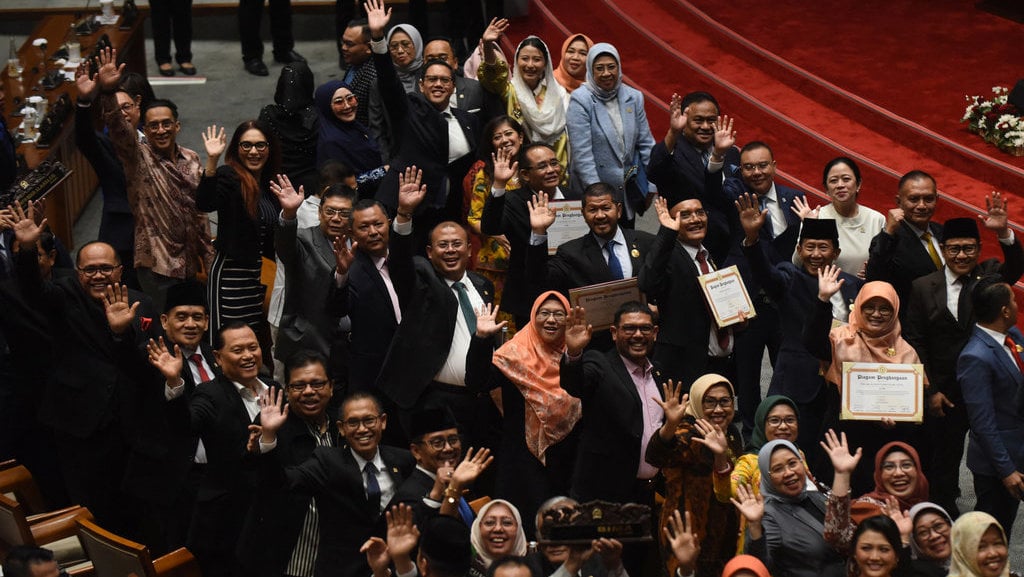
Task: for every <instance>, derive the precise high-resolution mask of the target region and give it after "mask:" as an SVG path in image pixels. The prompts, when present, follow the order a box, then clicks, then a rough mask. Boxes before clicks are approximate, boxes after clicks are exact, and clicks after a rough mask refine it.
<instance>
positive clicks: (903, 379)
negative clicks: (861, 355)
mask: <svg viewBox="0 0 1024 577" xmlns="http://www.w3.org/2000/svg"><path fill="white" fill-rule="evenodd" d="M839 417H840V418H841V419H844V420H855V421H878V420H881V419H882V418H886V417H888V418H890V419H892V420H894V421H906V422H910V423H920V422H921V419H922V418H923V417H924V365H922V364H919V363H916V364H889V363H843V398H842V410H841V412H840V415H839Z"/></svg>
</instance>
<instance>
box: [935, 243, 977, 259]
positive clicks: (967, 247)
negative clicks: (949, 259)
mask: <svg viewBox="0 0 1024 577" xmlns="http://www.w3.org/2000/svg"><path fill="white" fill-rule="evenodd" d="M978 248H979V247H978V245H976V244H944V245H942V252H944V253H946V254H947V255H949V256H956V255H958V254H960V253H961V252H962V253H964V254H965V255H966V256H974V255H976V254H978Z"/></svg>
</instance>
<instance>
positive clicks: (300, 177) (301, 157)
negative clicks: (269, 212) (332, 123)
mask: <svg viewBox="0 0 1024 577" xmlns="http://www.w3.org/2000/svg"><path fill="white" fill-rule="evenodd" d="M314 87H315V84H314V83H313V72H312V71H311V70H310V69H309V66H307V65H306V63H305V62H292V63H291V64H286V65H285V66H284V67H283V68H281V76H279V77H278V79H277V90H276V91H275V92H274V104H268V105H266V106H264V107H263V110H261V111H260V117H259V119H260V120H261V121H263V122H265V123H266V124H267V128H268V129H269V130H270V132H272V133H274V136H276V137H277V141H278V142H280V143H281V171H282V172H283V173H284V174H286V175H288V179H289V180H291V181H292V184H293V185H295V186H302V187H303V188H304V189H305V190H306V192H312V191H313V187H314V185H315V184H316V169H317V163H316V141H317V138H318V136H319V131H320V118H319V117H318V116H317V112H316V108H315V107H314V106H313V88H314Z"/></svg>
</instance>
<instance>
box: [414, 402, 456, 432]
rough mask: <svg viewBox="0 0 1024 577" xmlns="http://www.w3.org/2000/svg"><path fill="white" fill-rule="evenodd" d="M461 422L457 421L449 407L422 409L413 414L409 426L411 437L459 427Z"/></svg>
mask: <svg viewBox="0 0 1024 577" xmlns="http://www.w3.org/2000/svg"><path fill="white" fill-rule="evenodd" d="M458 427H459V424H458V423H457V422H455V415H453V414H452V411H451V409H449V408H448V407H439V408H436V409H421V410H419V411H416V412H415V413H413V414H412V424H411V426H410V427H409V438H411V439H416V438H419V437H422V436H423V435H428V434H430V433H436V432H438V431H444V430H446V429H457V428H458Z"/></svg>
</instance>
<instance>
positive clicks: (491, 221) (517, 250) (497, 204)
mask: <svg viewBox="0 0 1024 577" xmlns="http://www.w3.org/2000/svg"><path fill="white" fill-rule="evenodd" d="M532 195H533V191H531V190H530V189H528V188H527V187H525V186H524V187H521V188H519V189H518V190H506V191H505V194H503V195H501V196H494V195H488V196H487V200H485V201H484V210H483V213H482V214H481V215H480V230H481V231H482V232H483V233H484V234H486V235H489V236H499V235H505V237H506V238H508V242H509V245H510V246H511V249H512V250H510V251H509V257H508V276H507V277H506V278H505V287H504V289H502V293H501V309H502V310H503V311H505V312H507V313H511V314H513V315H515V316H517V317H526V316H529V314H530V309H531V308H532V306H533V299H534V298H536V294H534V292H533V289H532V288H531V285H530V284H529V283H528V282H527V271H526V254H527V251H528V250H529V249H530V211H529V208H528V207H527V206H526V201H527V200H528V199H529V198H530V197H531V196H532Z"/></svg>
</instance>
